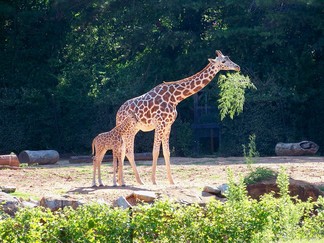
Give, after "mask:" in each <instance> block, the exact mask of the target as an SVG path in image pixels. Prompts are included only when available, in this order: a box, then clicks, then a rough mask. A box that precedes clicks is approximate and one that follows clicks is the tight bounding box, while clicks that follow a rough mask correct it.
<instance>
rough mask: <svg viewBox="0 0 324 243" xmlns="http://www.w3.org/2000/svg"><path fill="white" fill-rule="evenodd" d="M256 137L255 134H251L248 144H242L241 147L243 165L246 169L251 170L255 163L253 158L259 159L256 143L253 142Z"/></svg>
mask: <svg viewBox="0 0 324 243" xmlns="http://www.w3.org/2000/svg"><path fill="white" fill-rule="evenodd" d="M255 139H256V136H255V134H252V135H250V136H249V143H248V145H247V146H245V145H244V144H243V145H242V146H243V154H244V159H245V163H246V164H247V165H248V168H249V169H250V170H252V164H253V163H255V160H254V158H255V157H259V156H260V155H259V152H258V151H257V149H256V142H255Z"/></svg>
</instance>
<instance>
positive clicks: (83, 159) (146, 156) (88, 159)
mask: <svg viewBox="0 0 324 243" xmlns="http://www.w3.org/2000/svg"><path fill="white" fill-rule="evenodd" d="M112 160H113V158H112V155H105V156H104V158H103V160H102V162H112ZM125 160H127V157H125ZM141 160H142V161H143V160H152V153H135V161H141ZM69 163H71V164H77V163H92V156H89V155H82V156H71V157H70V159H69Z"/></svg>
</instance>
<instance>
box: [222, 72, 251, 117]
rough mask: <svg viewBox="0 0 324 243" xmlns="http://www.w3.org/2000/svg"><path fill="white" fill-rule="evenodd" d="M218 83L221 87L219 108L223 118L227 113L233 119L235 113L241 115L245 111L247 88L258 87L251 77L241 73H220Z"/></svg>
mask: <svg viewBox="0 0 324 243" xmlns="http://www.w3.org/2000/svg"><path fill="white" fill-rule="evenodd" d="M217 83H218V86H219V88H220V93H219V99H218V109H219V111H220V116H221V120H223V119H224V118H225V117H226V116H227V115H229V116H230V118H231V119H233V118H234V115H235V114H237V115H239V114H240V113H241V112H242V111H243V106H244V102H245V90H246V89H256V87H255V86H254V84H253V83H252V82H251V81H250V78H249V77H248V76H244V75H241V74H240V73H233V74H231V73H227V74H226V75H220V76H219V79H218V82H217Z"/></svg>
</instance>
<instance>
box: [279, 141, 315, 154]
mask: <svg viewBox="0 0 324 243" xmlns="http://www.w3.org/2000/svg"><path fill="white" fill-rule="evenodd" d="M318 149H319V146H318V145H317V144H316V143H314V142H311V141H302V142H300V143H277V145H276V148H275V152H276V155H278V156H301V155H314V154H316V152H317V151H318Z"/></svg>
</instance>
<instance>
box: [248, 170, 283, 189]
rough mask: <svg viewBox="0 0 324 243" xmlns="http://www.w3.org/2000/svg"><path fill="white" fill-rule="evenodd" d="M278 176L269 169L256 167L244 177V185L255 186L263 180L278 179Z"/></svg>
mask: <svg viewBox="0 0 324 243" xmlns="http://www.w3.org/2000/svg"><path fill="white" fill-rule="evenodd" d="M276 176H277V173H276V172H275V171H273V170H271V169H269V168H266V167H256V168H255V169H253V170H251V171H250V172H249V173H248V174H247V175H246V176H245V177H244V183H245V184H246V185H249V184H254V183H257V182H260V181H263V180H268V179H273V178H276Z"/></svg>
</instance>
